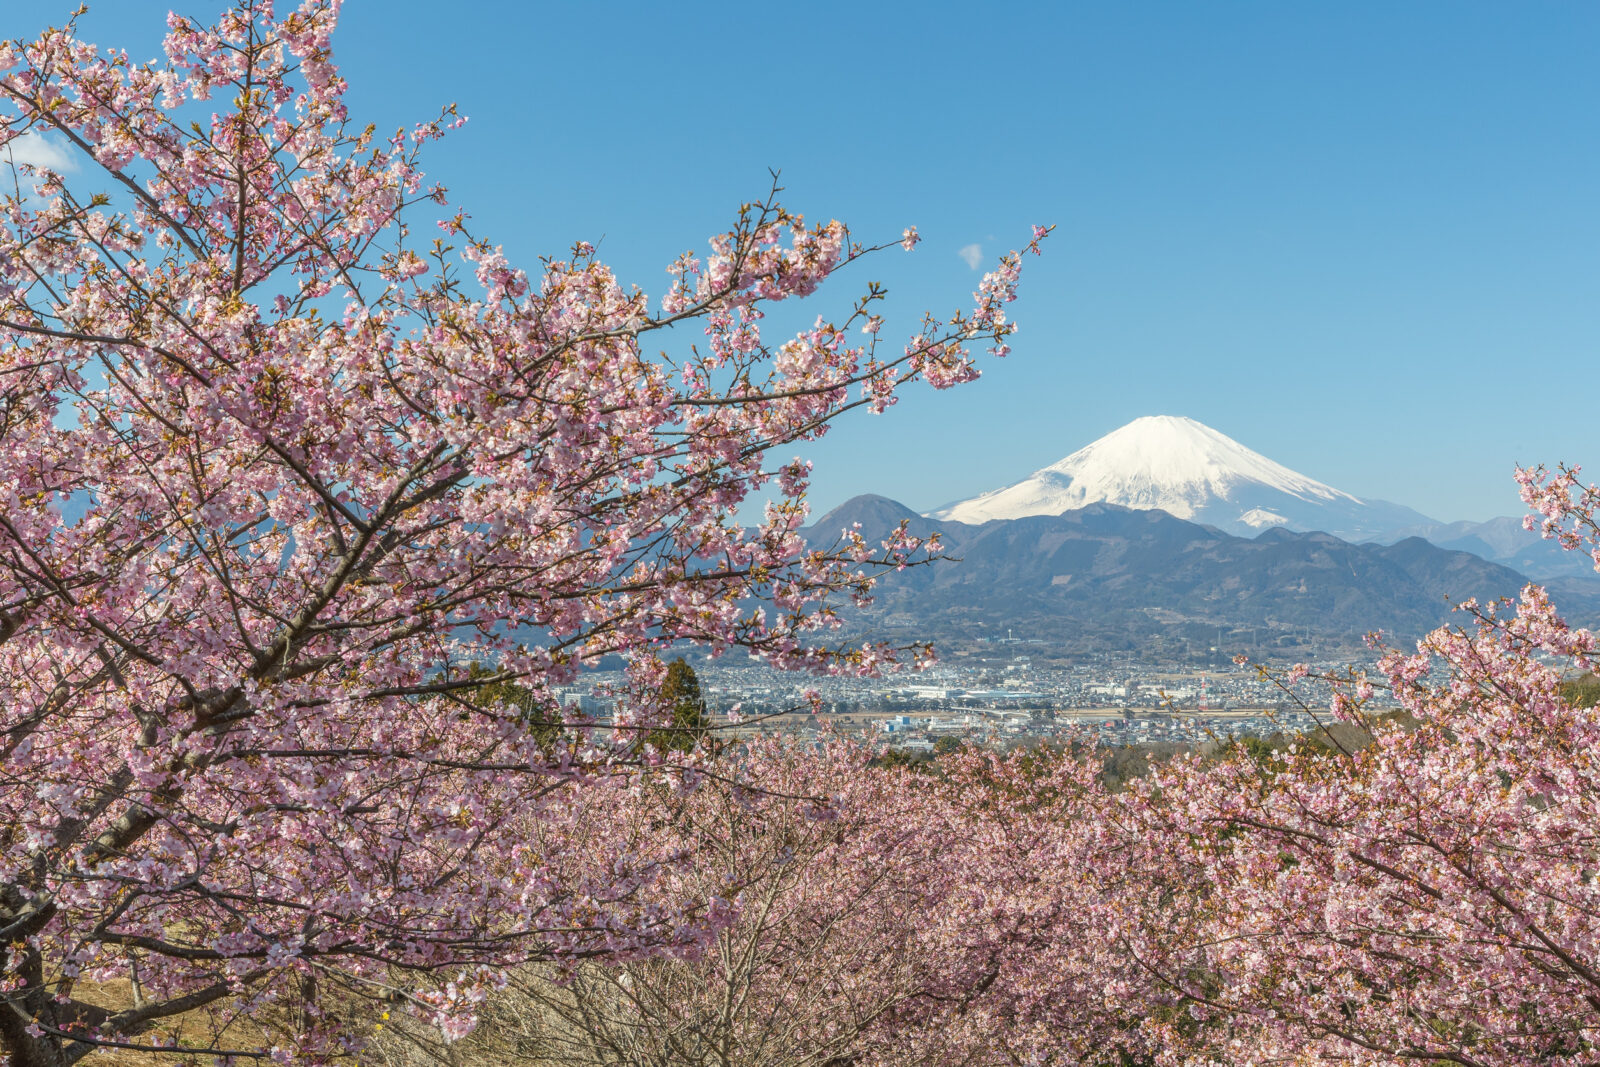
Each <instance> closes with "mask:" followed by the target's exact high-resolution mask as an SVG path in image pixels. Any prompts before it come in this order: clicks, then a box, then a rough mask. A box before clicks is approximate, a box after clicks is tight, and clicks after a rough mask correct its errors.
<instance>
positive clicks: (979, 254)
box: [960, 244, 983, 270]
mask: <svg viewBox="0 0 1600 1067" xmlns="http://www.w3.org/2000/svg"><path fill="white" fill-rule="evenodd" d="M960 255H961V258H962V259H964V260H966V261H967V266H968V267H970V268H972V269H973V270H977V269H978V264H979V263H982V262H983V246H982V245H977V244H972V245H966V246H964V247H963V248H962V249H961V252H960Z"/></svg>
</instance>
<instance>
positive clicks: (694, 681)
mask: <svg viewBox="0 0 1600 1067" xmlns="http://www.w3.org/2000/svg"><path fill="white" fill-rule="evenodd" d="M661 697H662V703H663V704H664V705H665V706H666V707H669V708H671V709H672V719H671V724H670V725H669V726H667V727H666V728H664V729H661V730H656V731H655V732H653V733H652V734H651V735H650V743H651V744H653V745H655V746H656V747H657V748H659V749H670V750H671V751H673V752H687V751H689V750H690V749H692V748H694V747H695V746H696V745H698V744H699V743H700V741H701V739H702V738H704V737H705V736H706V733H707V731H708V730H710V728H711V716H710V715H709V714H707V712H706V701H705V697H703V696H701V695H700V678H699V676H698V675H696V674H695V673H694V668H693V667H691V666H689V664H688V663H687V662H686V661H685V660H684V658H683V657H682V656H679V657H678V658H677V659H675V660H673V661H672V662H671V663H669V664H667V680H666V681H665V682H664V683H662V686H661Z"/></svg>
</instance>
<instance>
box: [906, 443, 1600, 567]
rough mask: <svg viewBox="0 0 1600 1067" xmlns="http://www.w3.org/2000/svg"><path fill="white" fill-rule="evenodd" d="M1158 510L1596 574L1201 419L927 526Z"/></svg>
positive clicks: (1245, 527)
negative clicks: (1381, 495) (1346, 487)
mask: <svg viewBox="0 0 1600 1067" xmlns="http://www.w3.org/2000/svg"><path fill="white" fill-rule="evenodd" d="M1096 503H1106V504H1117V505H1121V506H1122V507H1127V508H1134V509H1140V510H1151V509H1155V510H1160V511H1165V512H1166V513H1167V514H1169V515H1172V516H1173V517H1175V518H1180V519H1188V520H1190V521H1192V522H1197V523H1201V524H1204V525H1207V526H1214V527H1216V528H1217V529H1219V530H1222V531H1223V532H1225V533H1230V534H1234V535H1236V536H1241V537H1252V536H1254V535H1255V534H1257V533H1260V532H1261V531H1262V530H1266V529H1272V528H1274V527H1282V528H1284V529H1288V530H1297V531H1322V532H1324V533H1330V534H1333V535H1334V536H1335V537H1338V538H1340V539H1341V540H1345V541H1352V542H1365V541H1376V542H1380V543H1384V544H1389V543H1394V542H1398V541H1402V540H1404V539H1406V538H1408V537H1421V538H1423V539H1424V540H1427V541H1429V542H1432V543H1433V544H1435V545H1438V546H1439V547H1441V548H1449V549H1456V550H1459V551H1463V552H1471V553H1473V554H1474V555H1477V556H1480V557H1482V558H1484V559H1487V560H1490V561H1492V562H1495V563H1500V564H1503V565H1504V566H1507V567H1510V568H1512V569H1514V570H1517V571H1520V572H1522V573H1524V574H1528V575H1531V576H1533V577H1536V578H1539V579H1541V580H1543V579H1548V578H1553V577H1577V576H1585V575H1588V576H1592V575H1593V573H1594V571H1593V566H1592V564H1591V563H1588V562H1586V561H1585V560H1584V559H1583V558H1581V557H1579V556H1576V555H1575V554H1573V553H1567V552H1563V551H1562V550H1561V549H1560V548H1559V547H1558V546H1557V545H1555V544H1554V543H1553V542H1549V541H1545V540H1543V539H1542V538H1540V537H1539V536H1538V535H1537V534H1534V533H1530V532H1529V531H1527V530H1525V529H1523V528H1522V520H1521V519H1520V518H1510V517H1506V518H1498V519H1490V520H1489V521H1487V522H1476V523H1474V522H1455V523H1442V522H1439V521H1437V520H1435V519H1431V518H1429V517H1428V516H1426V515H1423V514H1422V513H1420V512H1418V511H1414V510H1413V509H1411V508H1409V507H1406V506H1404V505H1402V504H1394V503H1390V502H1389V501H1386V500H1372V499H1362V498H1359V497H1357V496H1355V495H1353V494H1351V493H1347V492H1344V491H1343V490H1340V489H1335V488H1334V487H1332V486H1330V485H1325V484H1323V483H1322V482H1319V481H1317V480H1316V479H1314V478H1311V477H1308V476H1307V475H1304V474H1301V473H1299V472H1298V471H1293V470H1290V469H1289V468H1288V467H1285V466H1283V465H1282V464H1280V463H1276V462H1274V461H1273V460H1270V459H1268V458H1267V457H1266V456H1263V455H1261V454H1260V453H1259V452H1256V451H1253V450H1252V449H1249V448H1247V447H1245V446H1244V445H1242V444H1240V443H1239V442H1238V441H1235V440H1234V439H1233V438H1231V437H1229V436H1227V435H1226V434H1224V433H1221V432H1219V431H1217V430H1214V429H1212V428H1211V427H1209V426H1206V425H1204V424H1203V423H1200V422H1196V421H1195V420H1194V419H1187V418H1182V417H1179V416H1175V415H1151V416H1146V417H1144V418H1140V419H1135V420H1134V421H1132V422H1130V423H1128V424H1127V425H1126V426H1123V427H1121V428H1120V429H1117V430H1114V431H1112V432H1111V433H1109V434H1107V435H1106V436H1104V437H1102V438H1100V439H1099V440H1097V441H1095V442H1093V443H1091V444H1089V445H1088V446H1086V447H1084V448H1081V449H1079V450H1078V451H1076V452H1074V453H1072V454H1071V455H1069V456H1067V457H1066V458H1065V459H1063V460H1061V461H1059V462H1057V463H1053V464H1051V465H1050V466H1048V467H1044V468H1042V469H1040V470H1037V471H1035V472H1034V473H1033V474H1031V475H1029V476H1028V477H1027V478H1024V479H1023V480H1022V481H1020V482H1017V483H1015V484H1012V485H1008V486H1005V487H1003V488H1000V489H994V490H990V491H989V492H986V493H982V494H979V495H978V496H975V497H972V498H971V499H968V500H961V501H957V502H956V503H953V504H947V505H945V506H944V507H941V508H936V509H935V510H933V511H931V512H929V513H928V517H930V518H934V519H939V520H945V521H956V522H962V523H967V524H969V525H970V524H980V523H984V522H989V521H991V520H995V519H1018V518H1023V517H1026V516H1030V515H1060V514H1062V513H1064V512H1067V511H1072V510H1076V509H1079V508H1082V507H1085V506H1086V505H1089V504H1096Z"/></svg>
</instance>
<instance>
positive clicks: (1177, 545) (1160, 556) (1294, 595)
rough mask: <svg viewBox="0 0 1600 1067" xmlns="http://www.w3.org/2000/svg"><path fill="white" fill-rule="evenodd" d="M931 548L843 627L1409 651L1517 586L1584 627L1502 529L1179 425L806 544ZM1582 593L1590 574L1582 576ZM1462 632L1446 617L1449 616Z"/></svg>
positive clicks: (859, 504) (1588, 588) (1139, 429)
mask: <svg viewBox="0 0 1600 1067" xmlns="http://www.w3.org/2000/svg"><path fill="white" fill-rule="evenodd" d="M902 521H905V522H907V523H909V525H910V527H911V529H912V531H913V532H915V533H918V534H922V535H926V534H928V533H931V532H933V531H935V530H937V531H939V532H940V533H941V534H942V535H943V541H944V544H945V546H946V552H947V554H948V555H951V556H954V557H959V559H960V562H958V563H947V564H942V565H936V566H933V567H927V568H911V569H908V570H906V571H904V572H900V573H896V574H891V575H889V576H888V577H887V578H886V579H885V580H884V581H883V582H882V583H881V584H880V587H879V591H878V594H877V601H876V604H875V606H874V608H873V609H871V611H870V613H869V614H868V615H867V616H864V617H862V618H860V620H859V621H860V622H861V623H863V624H864V625H865V626H867V628H870V629H876V630H878V631H880V632H896V631H901V632H904V633H905V634H907V635H915V634H920V635H922V636H942V637H945V638H948V637H952V636H953V637H966V638H977V637H985V636H988V637H995V636H1005V635H1006V633H1007V632H1016V633H1027V634H1032V635H1036V636H1043V637H1048V638H1051V639H1052V640H1053V641H1054V642H1064V643H1065V644H1066V645H1067V646H1068V647H1072V648H1076V649H1078V650H1081V651H1091V650H1115V649H1127V650H1134V649H1142V650H1144V651H1147V652H1148V651H1152V650H1160V649H1165V650H1166V651H1181V650H1182V649H1183V648H1185V647H1188V648H1190V649H1193V648H1194V647H1196V646H1199V647H1201V648H1210V647H1212V646H1214V645H1215V646H1230V647H1233V648H1240V647H1246V643H1242V642H1243V638H1242V637H1241V636H1240V632H1241V631H1247V632H1248V633H1249V642H1248V643H1249V644H1253V645H1254V647H1256V648H1257V649H1258V650H1259V649H1261V648H1262V647H1263V646H1265V647H1268V648H1277V649H1282V650H1286V651H1289V652H1293V651H1296V650H1300V649H1302V647H1303V646H1310V647H1314V648H1319V649H1322V650H1326V649H1327V648H1328V647H1329V646H1330V645H1333V646H1337V647H1340V648H1347V647H1349V646H1351V645H1353V644H1354V643H1356V642H1358V641H1359V640H1360V638H1361V637H1362V635H1364V634H1365V633H1367V632H1370V631H1374V630H1382V631H1384V632H1386V633H1387V634H1389V635H1390V636H1392V637H1393V638H1395V639H1397V640H1398V639H1406V638H1413V637H1416V636H1420V635H1421V634H1422V633H1424V632H1426V631H1427V630H1429V629H1432V628H1433V627H1435V626H1437V625H1439V624H1440V623H1441V622H1443V621H1445V620H1447V619H1448V618H1449V617H1450V616H1451V609H1452V607H1453V606H1454V605H1455V604H1457V603H1459V602H1460V601H1462V600H1465V599H1467V598H1469V597H1476V598H1478V599H1479V600H1480V601H1484V600H1492V599H1495V598H1498V597H1502V596H1512V595H1515V594H1516V593H1517V592H1518V591H1520V590H1521V588H1522V587H1523V586H1524V585H1525V584H1527V582H1528V581H1529V579H1530V576H1531V577H1533V578H1536V579H1538V580H1541V581H1547V582H1550V580H1551V579H1555V581H1553V582H1550V584H1552V585H1553V586H1554V588H1555V589H1556V590H1557V595H1558V599H1557V603H1558V606H1560V607H1561V608H1562V609H1563V610H1564V611H1566V612H1568V613H1569V615H1571V616H1572V617H1574V618H1575V619H1579V620H1586V619H1588V618H1591V617H1594V616H1595V615H1597V614H1600V581H1596V580H1595V577H1594V574H1593V570H1592V568H1591V567H1590V566H1588V565H1586V564H1585V563H1584V561H1583V560H1582V559H1573V558H1569V554H1567V553H1562V552H1561V551H1560V550H1559V549H1557V548H1555V547H1554V546H1553V545H1551V544H1550V543H1548V542H1545V541H1543V540H1541V539H1540V538H1539V537H1538V536H1537V535H1535V534H1532V533H1529V532H1528V531H1526V530H1524V529H1523V528H1522V525H1521V522H1520V520H1518V519H1511V518H1505V519H1493V520H1490V521H1489V522H1484V523H1452V524H1445V523H1440V522H1436V521H1434V520H1432V519H1430V518H1428V517H1427V516H1425V515H1422V514H1420V513H1419V512H1416V511H1413V510H1412V509H1410V508H1407V507H1404V506H1403V505H1400V504H1392V503H1388V502H1386V501H1381V500H1363V499H1361V498H1358V497H1356V496H1354V495H1352V494H1350V493H1346V492H1343V491H1341V490H1338V489H1335V488H1333V487H1332V486H1329V485H1325V484H1323V483H1322V482H1319V481H1316V480H1315V479H1312V478H1309V477H1307V476H1305V475H1303V474H1300V473H1298V472H1296V471H1292V470H1290V469H1289V468H1287V467H1284V466H1283V465H1281V464H1278V463H1275V462H1273V461H1272V460H1270V459H1268V458H1266V457H1265V456H1263V455H1261V454H1260V453H1257V452H1254V451H1252V450H1250V449H1248V448H1246V447H1245V446H1243V445H1241V444H1239V443H1238V442H1237V441H1234V440H1233V439H1232V438H1229V437H1227V436H1226V435H1224V434H1222V433H1219V432H1218V431H1216V430H1213V429H1211V428H1210V427H1208V426H1205V425H1203V424H1201V423H1198V422H1195V421H1194V420H1192V419H1185V418H1178V417H1175V416H1152V417H1147V418H1142V419H1136V420H1134V421H1133V422H1131V423H1129V424H1128V425H1126V426H1124V427H1122V428H1121V429H1119V430H1116V431H1115V432H1113V433H1111V434H1108V435H1106V436H1105V437H1102V438H1100V439H1099V440H1098V441H1095V442H1094V443H1092V444H1090V445H1089V446H1087V447H1085V448H1082V449H1080V450H1078V451H1077V452H1074V453H1072V454H1071V455H1069V456H1067V457H1066V458H1065V459H1063V460H1061V461H1060V462H1059V463H1055V464H1052V465H1051V466H1048V467H1045V468H1043V469H1042V470H1039V471H1035V472H1034V473H1033V474H1032V475H1030V476H1029V477H1028V478H1025V479H1023V480H1022V481H1020V482H1017V483H1015V484H1013V485H1009V486H1006V487H1004V488H1001V489H996V490H992V491H990V492H987V493H983V494H980V495H979V496H976V497H973V498H971V499H969V500H962V501H958V502H956V503H953V504H949V505H946V506H945V507H942V508H938V509H935V510H934V511H932V512H929V513H927V514H925V515H919V514H917V513H916V512H914V511H912V510H911V509H909V508H907V507H905V506H904V505H903V504H900V503H898V502H896V501H893V500H890V499H888V498H886V497H881V496H860V497H856V498H855V499H853V500H850V501H848V502H846V503H845V504H843V505H842V506H840V507H839V508H836V509H835V510H834V511H832V512H830V513H828V514H827V515H826V516H824V517H823V518H821V519H819V520H818V521H817V522H816V523H815V524H814V525H813V526H812V527H811V529H810V530H809V531H808V535H809V536H810V537H811V539H812V540H813V541H831V540H832V539H833V538H834V537H836V536H837V535H838V533H839V531H840V530H841V529H843V528H845V527H848V526H850V525H851V524H854V523H859V524H860V527H861V531H862V533H863V534H864V535H865V536H867V537H868V538H873V537H882V536H883V535H885V534H887V533H888V532H889V531H890V530H892V529H893V528H894V527H895V526H896V525H898V524H899V523H900V522H902ZM1584 576H1587V577H1584ZM1457 618H1458V619H1459V616H1457ZM1230 631H1232V632H1233V633H1232V635H1231V636H1230Z"/></svg>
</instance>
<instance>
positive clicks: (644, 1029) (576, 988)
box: [373, 739, 957, 1067]
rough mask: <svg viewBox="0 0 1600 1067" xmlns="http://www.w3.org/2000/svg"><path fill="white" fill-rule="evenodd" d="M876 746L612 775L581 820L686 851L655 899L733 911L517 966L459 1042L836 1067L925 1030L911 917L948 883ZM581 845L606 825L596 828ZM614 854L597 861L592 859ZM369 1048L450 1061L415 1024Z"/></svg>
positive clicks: (644, 1066) (876, 1056)
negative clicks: (658, 942) (614, 948)
mask: <svg viewBox="0 0 1600 1067" xmlns="http://www.w3.org/2000/svg"><path fill="white" fill-rule="evenodd" d="M871 755H872V752H871V750H870V749H867V748H864V747H862V746H860V745H856V744H851V743H847V742H844V741H839V740H834V741H830V742H829V743H827V744H825V745H823V746H821V747H816V746H813V745H810V744H802V743H799V742H786V741H782V740H775V739H764V740H756V741H753V742H751V743H749V744H747V745H745V746H742V751H741V752H740V753H739V756H738V758H737V760H733V759H729V760H723V761H716V762H713V763H711V764H710V765H709V766H708V767H706V768H702V769H701V770H700V771H699V772H690V773H706V774H714V773H715V772H716V771H726V770H735V769H736V770H737V771H738V772H739V774H740V776H741V777H742V778H744V779H747V780H748V781H750V782H753V783H759V788H752V787H750V786H749V785H746V784H743V783H741V782H738V781H733V780H730V779H728V778H724V777H721V776H720V775H718V776H713V777H709V778H706V779H704V780H703V781H701V782H700V783H698V784H697V785H696V786H695V787H694V788H683V782H682V779H681V777H678V775H679V774H680V773H682V772H678V771H674V772H671V773H669V774H664V775H660V776H656V777H653V778H644V779H638V780H632V781H626V780H622V779H616V780H613V782H612V783H610V784H611V786H612V788H610V789H608V790H607V791H606V792H605V794H604V796H603V797H600V796H595V795H594V794H595V793H597V792H599V790H595V791H594V792H592V793H591V794H590V795H589V797H588V799H590V800H591V801H593V803H591V804H590V805H589V811H588V814H589V817H591V818H593V817H595V816H596V813H598V812H600V811H605V810H606V809H610V810H609V813H608V814H606V815H605V816H604V818H606V819H608V820H610V821H611V822H612V823H613V824H615V825H619V826H649V827H650V828H651V829H650V831H649V833H650V836H651V839H652V842H651V846H650V847H653V848H656V849H660V850H664V851H665V852H667V853H677V854H679V855H681V856H682V857H683V862H682V863H681V864H680V865H677V866H674V867H672V868H671V873H670V874H669V875H667V876H665V877H662V878H660V879H657V880H656V881H655V882H654V883H652V885H651V886H650V887H649V888H648V889H646V890H645V891H644V892H645V895H647V896H651V897H655V898H657V899H659V900H660V902H661V903H662V904H663V905H666V906H670V905H671V903H672V902H673V901H674V900H680V899H685V898H687V899H696V898H718V897H721V898H726V899H729V900H730V902H731V907H732V909H733V915H734V917H733V918H732V920H731V921H730V922H729V923H728V924H726V925H724V926H723V927H721V928H720V929H718V930H717V931H716V933H715V935H714V936H713V937H712V938H711V939H710V940H709V941H708V942H707V943H706V944H704V945H703V946H700V947H698V948H696V949H695V950H693V951H688V952H678V953H671V954H655V955H651V956H644V957H640V958H637V959H632V960H623V961H618V960H615V959H596V960H587V961H582V962H578V963H573V962H565V963H553V964H544V965H539V966H535V967H531V968H524V969H522V970H520V971H518V972H515V973H513V974H511V975H509V976H508V981H507V988H506V989H505V990H503V991H501V992H500V993H498V994H496V995H495V996H493V997H492V998H491V999H490V1002H489V1003H488V1004H487V1005H486V1008H485V1023H484V1025H482V1026H480V1028H479V1029H478V1030H477V1031H476V1032H474V1034H473V1035H472V1037H471V1038H469V1039H468V1043H464V1045H465V1047H464V1048H463V1049H462V1052H463V1053H464V1055H465V1056H466V1057H467V1060H468V1061H471V1060H491V1059H511V1060H512V1061H513V1062H523V1063H530V1064H531V1063H550V1064H563V1065H580V1064H591V1065H613V1067H618V1065H634V1067H653V1065H667V1064H683V1065H689V1064H739V1065H741V1067H824V1065H828V1064H832V1065H834V1067H841V1065H843V1064H848V1063H863V1064H864V1063H868V1062H881V1061H882V1060H883V1058H884V1057H885V1056H887V1055H888V1054H889V1053H891V1052H893V1051H894V1050H896V1049H898V1048H900V1047H901V1046H902V1045H903V1044H904V1041H903V1040H902V1039H901V1038H902V1034H903V1032H904V1030H905V1029H906V1028H907V1027H908V1026H911V1025H914V1016H913V1015H911V1014H908V1013H907V1012H906V1010H905V1009H906V1007H907V1005H908V1004H909V1003H911V1002H912V1001H914V1000H916V999H917V998H919V997H922V996H925V995H926V994H927V992H928V991H929V990H930V989H931V988H932V986H933V978H932V972H933V971H934V970H935V969H936V968H937V967H938V966H939V965H940V964H941V962H942V957H940V956H930V955H928V954H927V953H926V952H925V951H924V949H925V946H924V945H923V943H922V941H921V939H920V938H919V936H918V935H917V930H918V928H919V927H922V926H923V925H925V924H926V923H927V922H928V917H929V916H930V915H931V914H933V913H934V912H936V911H937V909H938V907H939V906H940V902H941V900H942V899H943V898H944V896H945V895H947V892H948V887H949V886H950V885H951V883H952V881H953V879H954V878H955V872H956V870H957V865H954V864H950V863H948V862H946V861H947V860H948V859H949V856H948V854H947V852H946V851H945V846H946V845H947V842H945V841H943V840H941V839H939V838H938V837H936V836H934V835H932V834H929V833H928V832H927V831H928V830H929V829H930V827H932V826H933V825H934V824H933V823H932V822H930V821H929V820H928V819H927V818H926V817H925V814H924V812H923V810H922V805H923V804H924V803H925V801H926V800H927V799H928V798H927V797H926V795H925V792H924V790H923V789H921V788H918V785H919V784H921V783H919V782H917V781H910V780H908V772H904V771H896V770H891V769H885V768H876V767H873V766H870V765H869V758H870V757H871ZM585 839H586V840H590V841H595V840H599V839H598V838H595V837H592V836H586V837H585ZM596 858H597V859H598V858H603V857H596ZM373 1051H374V1053H375V1054H377V1055H379V1056H381V1057H382V1059H383V1062H387V1063H391V1064H416V1063H454V1062H456V1060H455V1057H456V1056H457V1054H458V1051H457V1047H455V1046H445V1045H442V1044H441V1043H439V1042H438V1041H437V1040H436V1039H432V1038H430V1035H428V1033H427V1032H426V1031H425V1030H424V1029H423V1028H422V1027H420V1026H418V1025H416V1024H415V1023H414V1022H408V1023H406V1024H405V1027H404V1029H403V1030H401V1031H398V1032H396V1033H394V1034H392V1035H387V1036H384V1037H383V1039H382V1040H380V1041H379V1042H378V1043H376V1044H375V1046H374V1048H373Z"/></svg>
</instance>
